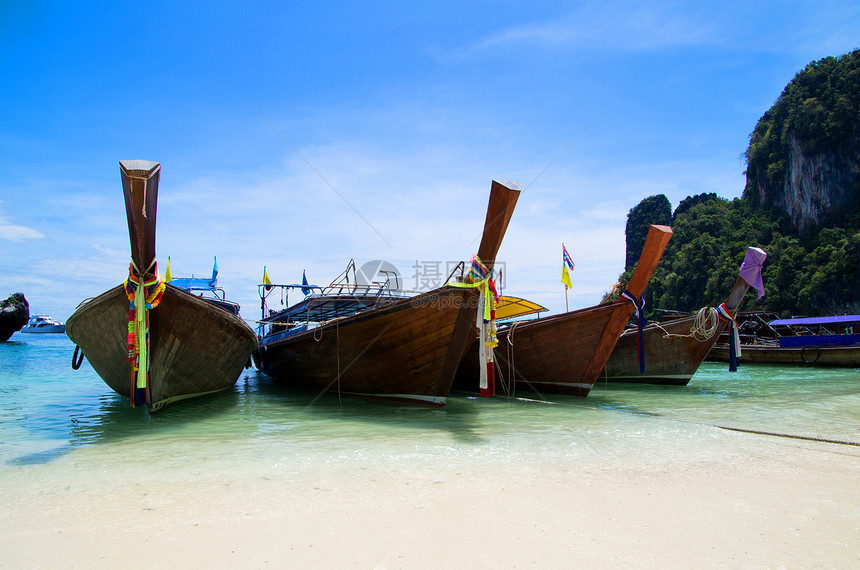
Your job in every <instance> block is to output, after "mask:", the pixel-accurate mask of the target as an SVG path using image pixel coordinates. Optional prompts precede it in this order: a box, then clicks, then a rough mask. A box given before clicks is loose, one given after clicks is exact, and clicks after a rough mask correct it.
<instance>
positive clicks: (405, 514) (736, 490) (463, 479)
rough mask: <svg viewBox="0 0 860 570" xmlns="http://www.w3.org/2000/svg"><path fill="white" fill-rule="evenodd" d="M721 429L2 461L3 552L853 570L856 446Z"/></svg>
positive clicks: (66, 557) (78, 563) (88, 558)
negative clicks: (366, 458) (379, 448)
mask: <svg viewBox="0 0 860 570" xmlns="http://www.w3.org/2000/svg"><path fill="white" fill-rule="evenodd" d="M725 437H729V438H731V441H735V442H737V443H738V444H740V445H742V446H743V447H744V453H743V454H738V455H734V456H729V457H723V458H721V459H719V460H714V459H712V458H710V457H709V456H699V455H698V454H697V453H696V451H695V449H693V448H691V449H688V450H680V452H679V453H678V454H676V458H675V459H673V460H671V461H657V462H650V463H645V462H639V461H637V460H636V458H635V457H634V458H631V460H630V461H629V462H627V463H625V464H623V465H619V464H618V463H617V462H615V463H613V465H612V466H609V465H600V464H599V462H587V463H585V464H583V463H580V462H578V461H576V460H575V458H571V459H567V460H565V459H561V460H555V461H552V462H549V463H547V462H540V461H535V462H529V461H522V462H519V463H513V462H512V463H510V464H507V465H502V466H500V465H493V466H492V467H488V468H487V469H486V472H484V471H483V469H482V468H481V466H480V465H479V464H466V465H456V466H451V465H447V464H445V462H444V461H439V462H435V463H434V462H429V463H428V462H422V463H421V465H420V466H418V467H416V469H414V470H409V471H405V470H403V469H400V468H397V469H392V468H390V466H386V465H384V464H383V465H362V464H361V463H360V462H353V463H351V464H348V465H345V466H344V465H340V466H333V467H332V468H331V469H325V468H320V467H317V468H315V469H304V470H299V471H295V470H290V469H284V468H282V467H283V466H282V465H279V464H273V463H266V462H259V463H258V464H254V465H251V464H242V465H240V466H239V468H237V469H230V470H228V471H227V472H223V473H222V472H219V469H217V468H213V469H209V466H207V465H206V464H205V461H204V462H202V464H201V462H200V461H199V460H195V461H193V462H192V463H189V462H183V461H182V460H181V458H179V459H175V460H174V461H173V462H171V463H169V464H168V466H167V467H161V468H158V469H156V468H154V467H153V468H152V469H149V468H147V467H146V466H147V464H151V465H156V463H155V462H157V461H158V458H157V457H154V456H150V457H143V456H141V457H140V458H138V459H137V460H135V461H130V462H128V464H126V463H124V460H123V459H122V458H117V460H116V461H114V462H112V463H107V464H106V463H104V462H101V461H94V460H93V457H92V456H90V455H88V453H92V452H88V451H87V450H81V451H80V452H75V453H72V454H70V456H69V457H67V458H64V459H63V460H62V461H60V462H58V463H59V465H58V466H46V465H28V466H21V467H16V468H14V469H7V470H5V471H4V472H2V473H0V483H2V486H0V489H2V490H0V504H2V507H0V566H3V567H9V568H21V567H34V568H47V567H50V568H70V567H87V568H119V567H122V568H136V567H157V568H188V567H215V568H228V567H230V568H233V567H248V568H266V567H271V568H274V567H289V568H311V567H317V568H523V567H533V568H571V567H587V568H617V567H636V568H689V567H732V568H734V567H757V568H758V567H811V566H821V567H827V568H856V567H858V566H860V485H858V481H860V447H854V446H845V445H833V444H826V443H817V442H804V441H792V440H784V439H779V438H767V437H762V436H754V435H749V434H732V435H730V436H725ZM149 451H153V450H149ZM538 456H539V454H538V453H537V452H536V455H535V458H537V457H538ZM677 457H680V458H681V459H678V458H677ZM192 459H193V458H192ZM237 461H238V462H239V463H242V462H243V460H242V459H241V458H239V459H237ZM150 462H152V463H150ZM637 463H639V464H640V466H637ZM13 479H14V480H13Z"/></svg>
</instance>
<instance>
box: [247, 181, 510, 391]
mask: <svg viewBox="0 0 860 570" xmlns="http://www.w3.org/2000/svg"><path fill="white" fill-rule="evenodd" d="M519 194H520V185H519V184H516V183H512V182H499V181H495V180H494V181H493V182H492V185H491V190H490V200H489V206H488V208H487V217H486V220H485V223H484V232H483V236H482V238H481V243H480V246H479V247H478V255H477V257H478V258H479V259H480V260H481V261H483V263H484V265H485V266H486V268H487V270H488V271H492V268H493V265H494V263H495V259H496V254H497V253H498V250H499V247H500V246H501V243H502V238H503V237H504V235H505V231H506V230H507V227H508V223H509V222H510V219H511V215H512V214H513V211H514V206H515V205H516V203H517V199H518V197H519ZM355 293H356V291H355V290H346V291H331V290H324V291H323V292H322V293H321V294H319V295H313V294H312V295H310V296H309V297H308V298H307V299H305V300H304V301H302V303H305V305H304V306H303V307H302V309H303V310H305V308H306V311H307V314H308V315H311V314H312V313H313V312H314V308H315V307H339V306H343V307H347V308H348V309H350V310H354V311H358V312H357V313H353V314H350V315H349V316H335V317H334V318H332V319H331V320H327V321H325V320H321V321H320V320H318V321H316V322H310V319H309V322H306V323H302V324H297V323H295V322H294V321H293V319H294V317H295V316H296V311H294V310H292V309H291V308H288V309H285V310H284V311H281V312H278V313H275V314H274V315H270V316H266V317H265V318H264V319H263V321H262V323H263V326H264V330H263V331H262V333H261V334H262V336H261V338H260V349H259V354H258V357H257V361H258V366H259V367H260V369H261V370H262V371H263V372H266V373H267V374H269V375H271V376H272V377H273V378H274V379H275V381H277V382H280V383H283V384H289V385H292V386H301V387H305V388H311V389H317V390H321V391H322V390H325V391H331V392H336V393H338V394H352V395H360V396H369V397H373V398H380V399H383V400H391V401H397V402H403V403H411V404H421V405H428V406H435V407H438V406H443V405H444V404H445V401H446V399H447V397H448V393H449V391H450V389H451V383H452V381H453V378H454V373H455V372H456V370H457V365H458V364H459V363H460V360H461V359H462V357H463V355H464V353H465V351H466V349H467V348H468V345H469V343H470V342H471V341H472V339H473V337H474V335H475V331H476V324H475V321H476V315H477V307H478V296H479V294H480V292H479V291H478V289H476V288H461V287H450V286H446V287H441V288H438V289H434V290H433V291H429V292H426V293H422V294H419V295H416V296H414V297H408V298H388V299H383V300H380V301H379V302H372V303H368V302H367V298H368V295H367V291H361V292H359V294H358V295H356V294H355ZM340 314H343V311H342V312H341V313H340Z"/></svg>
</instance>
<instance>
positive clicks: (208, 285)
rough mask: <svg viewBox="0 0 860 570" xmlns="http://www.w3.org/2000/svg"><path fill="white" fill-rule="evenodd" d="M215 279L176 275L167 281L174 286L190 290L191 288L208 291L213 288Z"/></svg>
mask: <svg viewBox="0 0 860 570" xmlns="http://www.w3.org/2000/svg"><path fill="white" fill-rule="evenodd" d="M216 281H217V280H216V279H201V278H199V277H177V278H176V279H171V280H170V281H169V283H170V284H171V285H173V286H174V287H179V288H180V289H185V290H186V291H190V290H192V289H195V290H201V291H209V290H212V289H215V284H216Z"/></svg>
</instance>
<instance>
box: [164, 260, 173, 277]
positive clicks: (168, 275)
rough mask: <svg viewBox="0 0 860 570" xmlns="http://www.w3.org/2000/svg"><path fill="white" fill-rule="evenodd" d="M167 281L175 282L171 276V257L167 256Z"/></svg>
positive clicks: (165, 273) (165, 275)
mask: <svg viewBox="0 0 860 570" xmlns="http://www.w3.org/2000/svg"><path fill="white" fill-rule="evenodd" d="M164 280H165V281H168V282H169V281H173V276H172V275H171V274H170V256H167V271H165V272H164Z"/></svg>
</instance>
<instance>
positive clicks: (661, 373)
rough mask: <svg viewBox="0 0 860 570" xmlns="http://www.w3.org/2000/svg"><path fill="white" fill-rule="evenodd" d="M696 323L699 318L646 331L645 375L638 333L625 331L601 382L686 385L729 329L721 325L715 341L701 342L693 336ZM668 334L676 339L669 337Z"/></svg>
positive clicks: (689, 318) (676, 321) (685, 318)
mask: <svg viewBox="0 0 860 570" xmlns="http://www.w3.org/2000/svg"><path fill="white" fill-rule="evenodd" d="M695 320H696V317H695V316H689V317H682V318H678V319H673V320H672V321H670V322H667V323H660V326H659V327H657V326H654V325H649V326H648V327H647V328H646V329H645V373H644V374H643V373H640V372H639V358H638V346H639V338H638V336H637V332H636V331H635V330H629V329H628V330H626V331H624V333H623V334H622V335H621V338H620V339H618V344H617V345H616V346H615V350H614V351H613V352H612V355H611V356H610V357H609V360H608V361H607V362H606V369H605V372H604V375H603V376H602V377H601V379H602V378H604V377H605V378H606V379H607V380H608V381H610V382H634V383H643V384H666V385H673V386H686V385H687V383H688V382H689V381H690V378H692V377H693V374H695V373H696V370H698V369H699V366H700V365H701V364H702V361H703V360H704V359H705V356H707V355H708V351H709V350H711V347H712V346H713V345H714V343H715V342H716V341H717V338H719V335H720V333H721V332H722V331H723V329H724V328H725V326H726V325H725V323H723V322H721V323H720V324H719V325H717V330H716V331H715V332H714V335H713V336H712V337H711V338H709V339H707V340H703V341H699V340H697V339H696V338H693V337H691V336H689V335H690V332H691V328H692V326H693V323H694V321H695ZM667 334H668V335H672V336H669V337H668V338H667V337H666V335H667ZM675 335H678V336H675Z"/></svg>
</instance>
